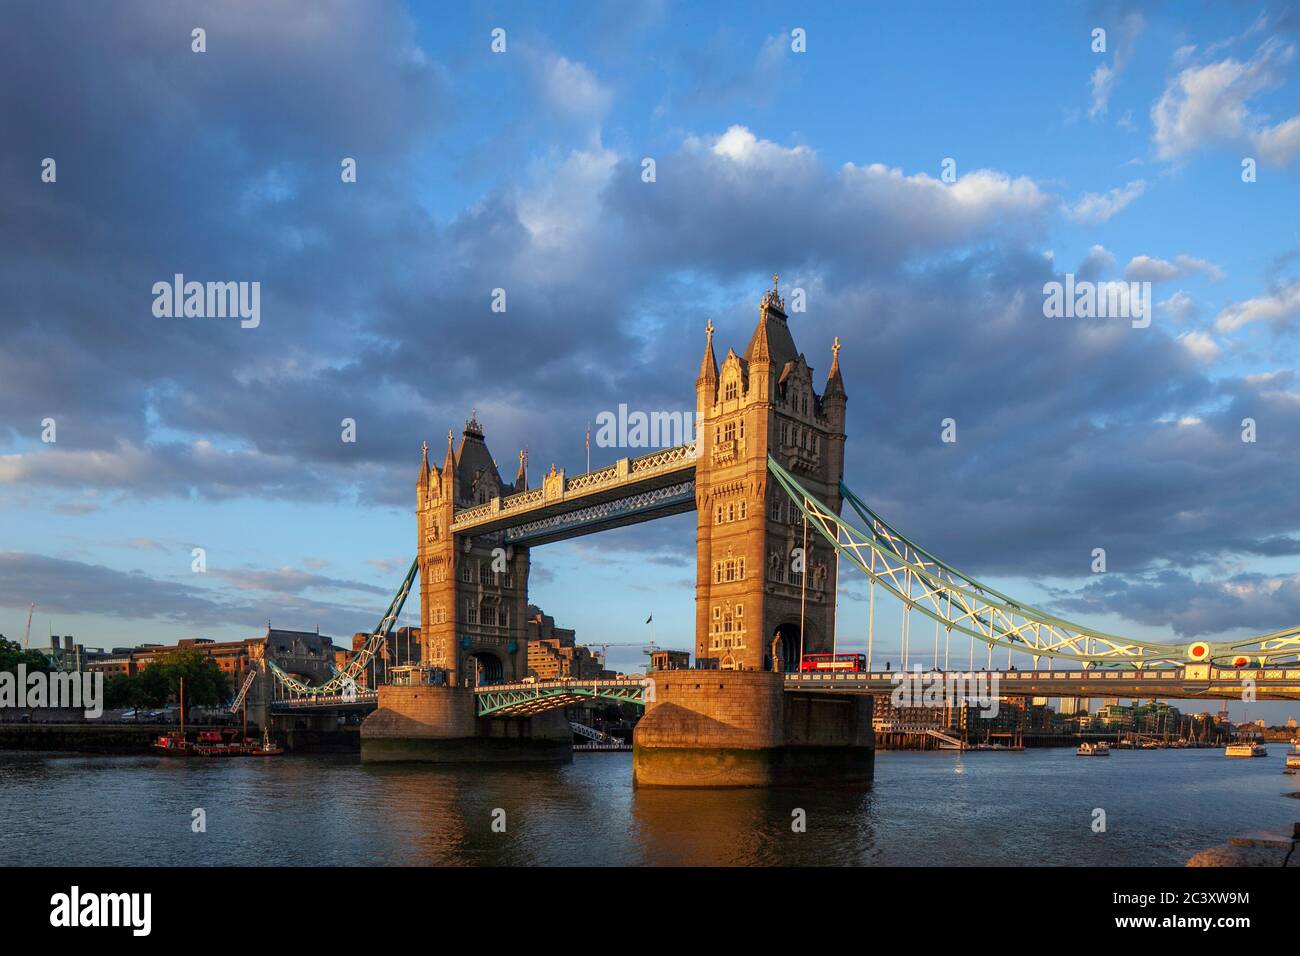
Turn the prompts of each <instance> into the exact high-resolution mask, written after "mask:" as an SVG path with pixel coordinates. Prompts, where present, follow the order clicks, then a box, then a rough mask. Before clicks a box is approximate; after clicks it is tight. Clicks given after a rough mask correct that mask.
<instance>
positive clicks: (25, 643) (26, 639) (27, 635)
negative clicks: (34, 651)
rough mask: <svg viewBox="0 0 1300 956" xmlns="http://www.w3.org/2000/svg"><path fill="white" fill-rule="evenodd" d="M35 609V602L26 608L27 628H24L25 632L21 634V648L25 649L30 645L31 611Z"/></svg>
mask: <svg viewBox="0 0 1300 956" xmlns="http://www.w3.org/2000/svg"><path fill="white" fill-rule="evenodd" d="M35 610H36V605H35V604H32V605H31V607H29V608H28V609H27V630H26V632H25V633H24V634H23V650H27V648H28V647H29V646H30V645H31V640H32V613H33V612H34V611H35Z"/></svg>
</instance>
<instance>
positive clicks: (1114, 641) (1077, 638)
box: [768, 455, 1300, 666]
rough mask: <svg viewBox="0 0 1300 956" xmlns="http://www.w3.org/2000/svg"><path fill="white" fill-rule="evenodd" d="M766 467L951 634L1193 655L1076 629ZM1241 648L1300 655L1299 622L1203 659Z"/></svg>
mask: <svg viewBox="0 0 1300 956" xmlns="http://www.w3.org/2000/svg"><path fill="white" fill-rule="evenodd" d="M768 469H769V470H770V471H771V473H772V475H773V476H774V477H775V478H776V480H777V482H778V484H780V486H781V487H782V488H783V489H784V491H785V492H786V494H788V495H789V496H790V498H791V500H793V501H794V503H795V506H796V507H797V508H798V509H799V511H800V512H801V513H802V514H803V515H804V517H805V518H807V520H808V523H809V525H810V526H812V527H813V528H814V529H815V530H816V531H817V532H818V533H819V534H820V535H821V536H822V537H824V538H825V539H826V540H827V541H828V542H829V543H830V544H831V546H832V547H834V548H835V550H836V552H837V553H839V554H840V555H842V556H844V557H845V558H847V559H848V560H849V561H851V562H853V564H854V565H856V566H857V567H858V568H859V569H861V570H862V572H863V573H864V574H866V575H867V577H868V578H869V579H870V580H871V582H872V583H873V584H880V585H881V586H882V587H884V588H885V589H886V590H887V591H889V592H890V593H891V594H893V595H894V596H895V597H897V598H898V599H899V600H900V601H902V602H903V604H904V606H905V607H906V608H907V609H908V610H909V611H911V610H916V611H919V612H920V613H922V614H924V615H925V616H926V617H929V618H931V619H933V620H935V621H938V622H939V623H940V624H942V625H943V626H944V627H946V628H948V629H949V630H950V631H954V630H955V631H959V632H961V633H963V634H967V635H970V636H971V637H974V638H977V639H978V640H980V641H983V642H984V643H985V644H989V645H992V646H995V647H1005V648H1008V649H1010V650H1013V651H1020V652H1021V653H1024V654H1029V655H1031V656H1034V657H1047V658H1066V659H1070V660H1079V661H1091V662H1094V663H1115V662H1120V661H1123V662H1125V663H1133V664H1134V665H1135V666H1144V665H1146V664H1159V663H1185V662H1187V661H1188V660H1190V659H1191V658H1190V655H1189V653H1188V645H1186V644H1170V643H1161V642H1157V641H1143V640H1136V639H1132V638H1126V637H1121V636H1118V635H1114V634H1107V633H1105V632H1102V631H1096V630H1093V629H1091V628H1086V627H1082V626H1080V625H1078V624H1074V623H1071V622H1070V621H1066V620H1064V619H1063V618H1059V617H1056V616H1055V615H1052V614H1049V613H1047V612H1046V611H1042V610H1039V609H1038V608H1035V607H1032V606H1030V605H1028V604H1025V603H1024V602H1021V601H1017V600H1016V599H1014V598H1012V597H1010V596H1008V595H1006V594H1003V593H1001V592H1000V591H997V590H995V589H994V588H991V587H989V586H987V585H985V584H982V583H980V582H979V581H977V580H975V579H974V578H972V577H970V576H969V575H966V574H963V573H962V572H960V571H958V570H957V569H956V568H953V567H952V566H951V565H949V564H947V563H945V562H944V561H941V560H940V559H939V558H937V557H935V556H934V555H933V554H931V553H930V552H929V551H926V550H925V549H924V548H922V547H920V546H919V545H917V544H915V543H914V542H912V541H911V540H910V539H908V538H907V537H905V536H904V535H903V534H901V533H900V532H898V531H897V530H896V529H894V528H893V527H892V526H891V525H889V524H888V523H887V522H885V521H884V520H883V519H882V518H881V517H880V516H879V515H877V514H875V513H874V512H873V511H872V510H871V509H870V508H868V507H867V506H866V505H865V504H864V503H863V502H862V501H861V499H859V498H858V497H857V496H856V495H855V494H853V492H852V490H850V489H849V488H848V486H846V485H845V484H844V483H843V482H840V492H841V494H842V495H843V496H844V499H845V500H846V501H848V502H849V504H850V506H851V507H852V508H853V509H854V510H855V511H856V512H857V513H858V515H859V517H860V518H862V520H863V521H864V522H865V523H866V524H867V530H866V531H863V530H862V529H860V528H857V527H856V526H854V525H851V524H849V523H847V522H845V521H843V520H842V519H841V518H840V517H839V515H837V514H835V513H834V512H833V511H831V510H830V509H829V508H827V507H826V506H825V505H824V504H823V503H822V502H821V501H819V500H818V499H817V498H815V497H814V496H813V495H812V494H811V493H810V492H809V491H808V490H807V489H806V488H804V487H803V486H802V485H800V484H799V482H798V481H797V480H796V479H795V478H794V476H793V475H791V474H790V473H789V472H788V471H786V470H785V469H784V468H782V467H781V465H780V464H778V463H777V461H776V459H774V458H772V457H771V456H770V455H769V456H768ZM868 558H869V559H870V563H868V560H867V559H868ZM914 584H915V585H919V586H920V588H921V590H920V592H919V593H916V592H914V591H913V585H914ZM1247 651H1249V652H1250V655H1249V656H1251V657H1254V658H1257V659H1258V660H1259V661H1260V662H1261V663H1262V662H1265V661H1269V660H1274V659H1278V658H1289V657H1294V656H1296V654H1297V653H1298V652H1300V627H1293V628H1288V629H1285V630H1281V631H1274V632H1273V633H1270V634H1262V635H1257V636H1255V637H1251V638H1247V639H1245V640H1240V641H1232V642H1226V643H1211V644H1209V653H1208V659H1211V660H1213V659H1218V658H1221V657H1224V656H1225V655H1232V654H1234V653H1245V652H1247Z"/></svg>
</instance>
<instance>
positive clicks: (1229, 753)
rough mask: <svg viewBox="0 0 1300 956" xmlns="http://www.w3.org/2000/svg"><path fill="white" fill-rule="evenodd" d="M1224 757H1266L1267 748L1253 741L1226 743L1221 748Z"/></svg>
mask: <svg viewBox="0 0 1300 956" xmlns="http://www.w3.org/2000/svg"><path fill="white" fill-rule="evenodd" d="M1223 755H1224V756H1225V757H1267V756H1268V748H1266V747H1265V746H1264V745H1263V744H1261V743H1255V742H1254V741H1251V742H1248V743H1237V744H1228V746H1227V747H1225V748H1224V750H1223Z"/></svg>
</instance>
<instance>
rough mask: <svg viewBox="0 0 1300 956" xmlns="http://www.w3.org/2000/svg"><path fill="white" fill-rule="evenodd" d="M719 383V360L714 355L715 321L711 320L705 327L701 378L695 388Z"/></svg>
mask: <svg viewBox="0 0 1300 956" xmlns="http://www.w3.org/2000/svg"><path fill="white" fill-rule="evenodd" d="M717 382H718V360H717V358H716V357H715V356H714V354H713V320H712V319H709V323H708V325H706V326H705V327H704V358H703V359H701V360H700V377H699V378H697V379H696V380H695V387H696V388H699V387H700V386H701V385H705V384H712V385H716V384H717Z"/></svg>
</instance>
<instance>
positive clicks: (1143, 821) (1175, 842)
mask: <svg viewBox="0 0 1300 956" xmlns="http://www.w3.org/2000/svg"><path fill="white" fill-rule="evenodd" d="M631 770H632V768H631V755H630V754H626V753H600V754H584V755H578V756H576V757H575V759H574V761H573V763H572V764H569V765H566V766H562V767H546V768H524V769H520V768H490V767H435V766H422V765H415V764H406V765H381V764H364V765H363V764H361V763H360V762H359V761H358V760H357V759H356V758H355V757H350V756H329V757H305V756H295V755H289V756H286V757H284V758H280V759H276V760H271V761H252V760H248V761H242V760H232V761H204V760H197V761H194V760H191V761H186V760H175V759H167V758H163V757H154V756H141V757H78V756H68V755H60V754H29V753H18V754H16V753H0V865H6V864H15V863H35V864H62V865H77V864H82V865H104V866H119V865H177V864H184V865H235V866H259V865H268V864H289V865H343V866H348V865H352V866H376V865H399V866H412V865H506V866H522V865H532V866H549V865H581V864H592V865H641V864H651V865H685V866H695V865H714V866H718V865H721V866H762V865H770V864H784V865H846V864H858V865H861V864H867V865H870V864H882V865H884V864H917V865H936V866H942V865H954V864H966V865H982V864H994V863H1011V864H1020V865H1033V864H1080V863H1092V864H1102V865H1149V864H1165V865H1175V866H1176V865H1181V864H1182V863H1184V862H1185V861H1186V860H1187V858H1188V857H1189V856H1191V854H1192V853H1194V852H1196V851H1197V850H1200V849H1203V848H1205V847H1207V846H1212V845H1214V844H1216V843H1220V842H1223V841H1224V840H1225V839H1226V838H1227V837H1229V836H1233V835H1236V834H1240V833H1246V832H1251V831H1255V830H1260V829H1276V828H1282V827H1285V828H1286V829H1288V830H1289V829H1290V825H1291V822H1292V821H1293V820H1294V818H1295V808H1296V806H1297V802H1296V801H1295V800H1289V799H1285V798H1284V797H1283V796H1282V794H1283V793H1284V792H1289V791H1296V790H1300V777H1286V776H1284V775H1283V774H1282V773H1281V770H1282V759H1281V757H1280V756H1279V757H1277V758H1276V759H1274V758H1273V757H1269V758H1264V759H1260V760H1251V761H1229V760H1224V759H1223V757H1222V756H1221V755H1220V753H1219V752H1216V751H1208V750H1207V751H1159V752H1140V751H1119V752H1116V753H1115V754H1113V755H1112V756H1111V757H1110V758H1109V759H1108V760H1106V761H1087V760H1079V759H1078V758H1076V757H1075V756H1074V755H1073V753H1072V752H1068V751H1037V752H1033V751H1027V752H1025V753H1020V754H1016V753H980V754H968V755H955V754H942V753H925V754H921V753H888V754H885V753H882V754H878V755H877V758H876V774H875V782H874V784H873V785H872V787H871V789H869V790H865V791H864V790H858V791H852V790H847V791H846V790H837V789H791V790H785V789H772V790H762V789H758V790H658V789H642V790H634V789H633V787H632V772H631ZM1099 806H1100V807H1104V808H1105V809H1106V813H1107V822H1108V829H1107V832H1106V833H1105V834H1103V835H1099V834H1096V833H1094V832H1093V831H1092V829H1091V826H1090V824H1091V822H1092V811H1093V809H1094V808H1095V807H1099ZM195 807H203V808H204V809H205V811H206V814H207V826H208V828H207V832H206V833H204V834H195V833H193V832H192V831H191V827H190V822H191V812H192V811H193V809H194V808H195ZM796 809H797V810H802V811H804V813H805V814H806V830H805V831H804V832H796V831H795V830H794V829H793V828H792V826H791V824H792V823H793V822H794V817H793V816H792V812H793V811H795V810H796ZM497 810H500V811H503V813H504V821H505V830H504V832H495V831H494V830H493V827H492V822H493V818H494V816H493V815H494V812H495V811H497Z"/></svg>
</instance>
